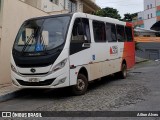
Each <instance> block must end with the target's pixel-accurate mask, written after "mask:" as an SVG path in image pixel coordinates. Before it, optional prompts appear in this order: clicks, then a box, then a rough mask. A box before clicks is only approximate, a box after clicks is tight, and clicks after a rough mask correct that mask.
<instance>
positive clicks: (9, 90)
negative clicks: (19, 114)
mask: <svg viewBox="0 0 160 120" xmlns="http://www.w3.org/2000/svg"><path fill="white" fill-rule="evenodd" d="M20 90H21V89H18V88H16V87H14V86H13V85H12V84H5V85H0V102H3V101H6V100H9V99H11V98H13V97H16V92H18V91H20Z"/></svg>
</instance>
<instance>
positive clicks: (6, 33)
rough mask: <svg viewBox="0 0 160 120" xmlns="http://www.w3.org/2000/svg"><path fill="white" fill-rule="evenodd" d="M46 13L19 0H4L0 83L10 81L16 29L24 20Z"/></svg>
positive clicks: (0, 48) (0, 47)
mask: <svg viewBox="0 0 160 120" xmlns="http://www.w3.org/2000/svg"><path fill="white" fill-rule="evenodd" d="M45 15H48V14H47V13H45V12H43V11H41V10H39V9H36V8H34V7H32V6H30V5H28V4H25V3H24V2H21V1H19V0H4V5H3V22H2V39H1V43H0V44H1V46H0V84H4V83H10V82H11V79H10V53H11V48H12V46H13V42H14V40H15V37H16V34H17V32H18V29H19V28H20V26H21V24H22V23H23V21H24V20H26V19H29V18H31V17H37V16H45Z"/></svg>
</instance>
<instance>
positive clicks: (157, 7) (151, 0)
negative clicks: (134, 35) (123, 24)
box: [135, 0, 160, 29]
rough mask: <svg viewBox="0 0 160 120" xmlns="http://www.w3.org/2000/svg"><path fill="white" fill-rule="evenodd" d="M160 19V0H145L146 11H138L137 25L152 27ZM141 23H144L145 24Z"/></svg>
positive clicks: (146, 27)
mask: <svg viewBox="0 0 160 120" xmlns="http://www.w3.org/2000/svg"><path fill="white" fill-rule="evenodd" d="M142 20H143V22H142ZM159 20H160V0H144V11H142V12H139V13H138V19H137V21H136V23H135V25H137V26H138V27H142V28H145V29H150V28H151V27H152V25H153V24H155V23H156V22H157V21H159ZM140 21H141V22H140ZM140 23H144V25H143V24H140Z"/></svg>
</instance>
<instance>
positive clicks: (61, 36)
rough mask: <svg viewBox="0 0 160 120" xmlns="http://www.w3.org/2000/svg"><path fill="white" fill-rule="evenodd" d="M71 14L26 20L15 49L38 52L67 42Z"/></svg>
mask: <svg viewBox="0 0 160 120" xmlns="http://www.w3.org/2000/svg"><path fill="white" fill-rule="evenodd" d="M69 21H70V16H63V17H53V18H47V19H35V20H29V21H26V22H25V23H24V24H23V25H22V27H21V28H20V30H19V33H18V35H17V38H16V40H15V43H14V47H13V48H14V49H15V50H17V51H18V52H22V53H33V52H34V53H37V52H44V51H49V50H53V49H55V48H57V47H58V46H60V45H62V44H63V43H64V42H65V36H66V32H67V27H68V24H69Z"/></svg>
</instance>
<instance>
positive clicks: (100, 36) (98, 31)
mask: <svg viewBox="0 0 160 120" xmlns="http://www.w3.org/2000/svg"><path fill="white" fill-rule="evenodd" d="M93 33H94V40H95V42H106V29H105V23H104V22H100V21H93Z"/></svg>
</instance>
